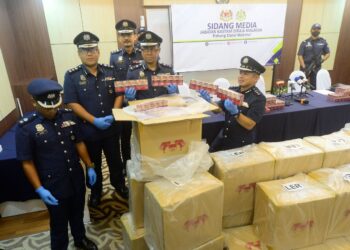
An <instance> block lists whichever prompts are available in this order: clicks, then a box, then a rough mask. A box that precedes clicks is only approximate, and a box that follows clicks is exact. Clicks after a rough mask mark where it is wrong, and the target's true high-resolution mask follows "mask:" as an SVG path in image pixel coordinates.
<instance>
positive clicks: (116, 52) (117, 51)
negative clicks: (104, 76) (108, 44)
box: [111, 49, 122, 54]
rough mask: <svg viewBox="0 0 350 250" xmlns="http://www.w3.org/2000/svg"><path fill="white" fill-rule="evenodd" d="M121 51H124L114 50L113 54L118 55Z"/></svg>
mask: <svg viewBox="0 0 350 250" xmlns="http://www.w3.org/2000/svg"><path fill="white" fill-rule="evenodd" d="M120 51H122V50H121V49H118V50H113V51H112V52H111V54H118V53H119V52H120Z"/></svg>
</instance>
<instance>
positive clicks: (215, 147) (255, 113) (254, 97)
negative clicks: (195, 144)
mask: <svg viewBox="0 0 350 250" xmlns="http://www.w3.org/2000/svg"><path fill="white" fill-rule="evenodd" d="M239 70H240V71H239V77H238V83H239V86H238V87H230V89H231V90H234V91H236V92H239V93H242V94H244V102H245V105H242V106H241V107H238V106H237V105H235V104H233V103H232V101H230V100H228V99H226V100H224V101H220V102H219V106H220V108H221V109H222V110H223V111H224V113H225V124H224V128H223V129H221V131H220V133H219V134H218V136H217V137H216V138H215V139H214V141H213V142H212V144H211V145H210V148H209V151H210V152H215V151H219V150H227V149H231V148H237V147H242V146H245V145H248V144H251V143H253V142H255V137H256V135H255V127H256V124H257V123H259V121H260V120H261V118H262V117H263V114H264V112H265V104H266V98H265V96H264V95H263V94H262V93H261V92H260V90H259V89H258V88H257V87H256V86H255V84H256V83H257V82H258V80H259V77H260V74H262V73H264V72H265V68H264V66H262V65H261V64H260V63H258V62H257V61H256V60H254V59H253V58H251V57H249V56H244V57H243V58H242V59H241V67H240V68H239ZM200 94H201V96H202V97H203V98H204V99H205V100H207V101H208V102H210V95H209V93H208V92H207V91H205V90H201V91H200Z"/></svg>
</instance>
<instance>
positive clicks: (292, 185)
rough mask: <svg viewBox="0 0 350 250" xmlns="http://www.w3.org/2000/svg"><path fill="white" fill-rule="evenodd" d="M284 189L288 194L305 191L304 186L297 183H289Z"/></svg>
mask: <svg viewBox="0 0 350 250" xmlns="http://www.w3.org/2000/svg"><path fill="white" fill-rule="evenodd" d="M282 187H283V188H284V190H285V191H288V192H296V191H301V190H303V189H304V186H303V185H302V184H300V183H297V182H289V183H286V184H282Z"/></svg>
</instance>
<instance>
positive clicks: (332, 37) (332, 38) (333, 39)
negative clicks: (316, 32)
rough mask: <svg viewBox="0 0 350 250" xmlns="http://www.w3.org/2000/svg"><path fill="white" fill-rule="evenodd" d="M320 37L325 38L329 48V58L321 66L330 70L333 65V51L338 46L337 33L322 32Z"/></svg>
mask: <svg viewBox="0 0 350 250" xmlns="http://www.w3.org/2000/svg"><path fill="white" fill-rule="evenodd" d="M322 37H324V38H325V39H326V40H327V42H328V46H329V48H330V50H331V55H330V57H329V59H328V60H327V61H326V62H325V63H324V65H322V67H323V68H325V69H328V70H332V69H333V66H334V59H335V51H336V49H337V46H338V39H339V33H325V34H322Z"/></svg>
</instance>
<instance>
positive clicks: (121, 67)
mask: <svg viewBox="0 0 350 250" xmlns="http://www.w3.org/2000/svg"><path fill="white" fill-rule="evenodd" d="M115 28H116V30H117V32H118V41H119V43H120V44H121V45H122V49H120V50H118V51H113V52H111V57H110V65H113V66H114V69H115V71H116V74H117V77H118V80H126V74H127V72H128V69H129V66H132V65H137V64H139V63H140V62H141V60H142V55H141V50H140V49H139V48H136V47H135V42H136V40H137V34H136V24H135V23H134V22H132V21H130V20H126V19H123V20H121V21H119V22H118V23H117V24H116V25H115ZM119 124H120V127H121V131H120V143H121V153H122V160H123V171H124V173H125V169H126V162H127V160H129V159H130V137H131V122H120V123H119Z"/></svg>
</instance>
